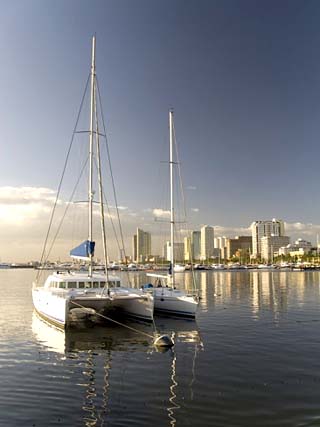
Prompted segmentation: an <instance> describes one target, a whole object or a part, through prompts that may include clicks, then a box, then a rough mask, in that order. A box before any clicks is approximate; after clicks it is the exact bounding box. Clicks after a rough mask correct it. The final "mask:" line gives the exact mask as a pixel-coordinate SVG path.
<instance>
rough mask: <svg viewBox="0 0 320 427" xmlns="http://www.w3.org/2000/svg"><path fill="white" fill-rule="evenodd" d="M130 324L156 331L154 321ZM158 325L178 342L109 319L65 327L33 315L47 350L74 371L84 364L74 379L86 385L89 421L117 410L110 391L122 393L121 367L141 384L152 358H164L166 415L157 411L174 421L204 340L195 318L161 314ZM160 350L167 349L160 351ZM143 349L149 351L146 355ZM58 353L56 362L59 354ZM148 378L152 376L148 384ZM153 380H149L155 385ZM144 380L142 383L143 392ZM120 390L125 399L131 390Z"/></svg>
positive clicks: (104, 419) (191, 381) (129, 382)
mask: <svg viewBox="0 0 320 427" xmlns="http://www.w3.org/2000/svg"><path fill="white" fill-rule="evenodd" d="M130 326H133V327H134V328H136V329H138V330H140V331H142V332H146V333H148V334H150V333H151V334H152V327H151V326H150V325H146V324H144V323H143V324H142V323H141V324H140V323H136V322H132V323H131V325H130ZM156 329H157V332H158V333H159V334H168V335H170V336H171V338H172V339H173V341H174V344H175V345H174V347H172V348H170V349H168V348H166V349H161V348H160V349H159V348H156V347H154V346H153V340H152V339H148V337H146V336H143V335H139V334H138V333H135V332H134V331H132V330H128V329H126V328H124V327H120V326H118V325H116V326H114V325H112V324H110V325H109V324H106V325H101V326H95V327H94V328H90V329H74V330H72V329H70V330H65V331H63V330H60V329H57V328H55V327H53V326H52V325H50V324H48V323H46V322H44V321H43V320H42V319H41V318H39V317H38V316H37V314H36V313H34V314H33V319H32V331H33V334H34V336H35V338H36V340H37V342H38V343H39V344H40V345H41V346H42V347H43V349H44V351H47V352H55V353H56V354H57V356H58V358H59V359H60V360H61V363H62V365H64V364H66V363H68V362H69V363H68V364H67V366H69V368H70V367H72V370H73V371H74V372H76V369H75V367H78V366H81V375H82V377H81V376H80V377H79V378H77V379H76V384H78V385H81V387H83V390H84V395H83V400H82V403H81V411H82V414H83V415H82V417H83V418H82V420H83V423H84V425H85V426H91V427H93V426H98V425H99V426H100V425H104V424H105V423H107V422H108V421H110V420H109V418H110V417H112V416H113V415H112V414H113V411H114V410H115V409H114V407H116V408H117V401H116V399H115V398H114V399H113V400H112V398H111V396H115V395H116V394H117V393H119V387H120V388H121V387H122V379H121V375H122V374H121V372H123V370H124V369H126V373H127V374H126V375H127V376H126V385H127V386H128V387H129V388H130V385H132V384H133V383H134V384H135V387H137V389H139V385H138V384H139V382H140V381H141V379H142V378H143V375H144V372H145V370H144V363H147V360H148V359H150V358H152V359H154V360H159V361H161V363H160V364H159V365H158V367H159V372H158V375H160V373H161V379H159V385H158V387H159V393H161V390H162V393H163V396H164V398H165V399H166V400H167V404H166V405H165V410H166V415H164V414H163V413H162V415H161V413H159V414H158V415H159V417H161V416H162V417H164V416H165V417H167V419H168V421H169V425H171V426H175V425H176V423H177V419H178V414H179V410H180V408H181V403H180V402H181V400H183V399H184V397H185V396H186V391H187V392H188V393H189V394H190V397H191V400H192V399H193V384H194V382H195V372H196V369H195V366H196V358H197V354H198V352H199V350H201V349H202V348H203V345H202V341H201V337H200V334H199V331H198V328H197V323H196V322H195V321H194V320H187V319H172V318H166V317H158V318H156ZM162 352H165V353H166V354H163V355H162V354H159V353H162ZM143 353H147V356H144V355H143ZM162 356H163V357H162ZM129 358H130V360H131V362H132V363H134V366H135V369H134V370H133V371H137V373H136V374H135V375H134V379H132V378H131V376H130V375H131V372H130V369H129V370H127V363H128V360H129ZM54 359H55V360H54V364H55V362H56V360H57V359H56V357H55V358H54ZM78 359H79V360H78ZM124 367H125V368H124ZM147 372H150V371H147ZM158 378H159V376H158ZM146 384H148V382H147V383H144V386H145V385H146ZM152 384H153V383H150V386H152V387H154V385H152ZM144 386H143V388H141V389H140V393H142V395H143V393H144ZM112 393H113V394H112ZM121 396H122V399H123V404H124V402H125V401H126V400H127V399H128V395H127V394H126V392H123V391H122V392H121ZM145 398H146V397H145ZM160 411H161V409H160ZM162 411H163V409H162Z"/></svg>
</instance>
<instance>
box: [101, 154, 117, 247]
mask: <svg viewBox="0 0 320 427" xmlns="http://www.w3.org/2000/svg"><path fill="white" fill-rule="evenodd" d="M95 166H96V168H97V167H98V166H97V162H96V159H95ZM103 198H104V200H105V204H106V207H107V211H108V215H109V219H110V223H111V226H112V230H113V232H114V235H115V239H116V242H117V247H118V249H119V251H120V250H121V246H120V243H119V239H118V236H117V230H116V228H115V225H114V221H113V220H112V214H111V210H110V205H109V203H108V199H107V196H106V193H105V191H104V189H103Z"/></svg>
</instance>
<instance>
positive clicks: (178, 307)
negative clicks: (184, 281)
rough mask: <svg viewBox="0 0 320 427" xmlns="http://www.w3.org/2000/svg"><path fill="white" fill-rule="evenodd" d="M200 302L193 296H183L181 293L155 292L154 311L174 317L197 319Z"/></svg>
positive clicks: (165, 290)
mask: <svg viewBox="0 0 320 427" xmlns="http://www.w3.org/2000/svg"><path fill="white" fill-rule="evenodd" d="M197 307H198V302H197V301H196V300H195V298H194V297H193V296H189V295H183V294H182V293H180V292H179V291H177V294H175V291H174V290H173V291H171V290H167V289H163V291H162V290H160V291H159V290H158V289H155V290H154V311H155V312H159V313H166V314H169V315H173V316H183V317H190V318H195V316H196V311H197Z"/></svg>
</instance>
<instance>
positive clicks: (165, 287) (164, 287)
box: [146, 110, 199, 318]
mask: <svg viewBox="0 0 320 427" xmlns="http://www.w3.org/2000/svg"><path fill="white" fill-rule="evenodd" d="M174 139H175V138H174V125H173V110H170V111H169V141H170V156H169V165H170V267H169V271H168V274H167V275H161V274H154V273H150V274H147V276H149V277H155V278H156V282H155V287H153V286H152V288H151V287H148V288H146V289H148V291H150V289H151V290H152V292H153V296H154V310H155V312H162V313H166V314H169V315H174V316H186V317H191V318H194V317H195V316H196V311H197V307H198V302H199V301H198V297H197V295H196V294H195V293H187V292H185V291H184V290H183V289H178V288H177V283H176V277H175V268H174V267H175V260H174V225H175V217H174V195H173V180H174V173H173V172H174V171H173V166H174V164H175V163H176V162H175V161H174V154H173V151H174V149H173V146H174ZM147 286H148V285H147Z"/></svg>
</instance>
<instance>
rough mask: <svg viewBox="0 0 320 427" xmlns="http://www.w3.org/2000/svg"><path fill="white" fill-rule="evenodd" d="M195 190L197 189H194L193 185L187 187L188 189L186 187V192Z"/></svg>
mask: <svg viewBox="0 0 320 427" xmlns="http://www.w3.org/2000/svg"><path fill="white" fill-rule="evenodd" d="M196 189H197V187H195V186H194V185H188V187H186V190H192V191H195V190H196Z"/></svg>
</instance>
